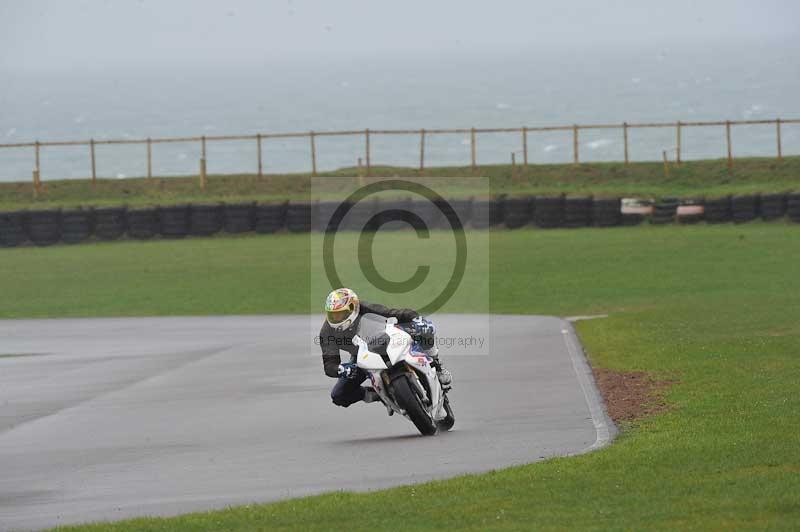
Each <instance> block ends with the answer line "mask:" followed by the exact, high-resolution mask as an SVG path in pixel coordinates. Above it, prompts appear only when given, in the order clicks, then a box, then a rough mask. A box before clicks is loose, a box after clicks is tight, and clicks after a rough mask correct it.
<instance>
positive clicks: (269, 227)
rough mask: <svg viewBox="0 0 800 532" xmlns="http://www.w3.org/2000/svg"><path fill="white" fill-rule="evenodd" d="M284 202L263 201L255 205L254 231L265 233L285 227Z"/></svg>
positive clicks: (285, 205)
mask: <svg viewBox="0 0 800 532" xmlns="http://www.w3.org/2000/svg"><path fill="white" fill-rule="evenodd" d="M286 207H287V204H286V203H265V204H263V205H257V206H256V212H255V216H256V220H255V229H256V233H261V234H266V233H274V232H276V231H280V230H281V229H283V228H284V227H286Z"/></svg>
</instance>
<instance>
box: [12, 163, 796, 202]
mask: <svg viewBox="0 0 800 532" xmlns="http://www.w3.org/2000/svg"><path fill="white" fill-rule="evenodd" d="M372 174H373V175H374V176H375V177H389V176H400V177H402V176H412V177H420V176H421V177H425V178H430V179H432V180H434V181H435V180H436V179H438V178H442V177H459V176H471V175H480V176H484V177H488V178H489V179H490V182H491V190H492V193H493V194H562V193H564V194H595V195H608V196H645V197H648V196H655V197H659V196H672V195H677V196H722V195H726V194H741V193H752V192H764V193H767V192H785V191H791V190H797V189H798V188H800V157H797V156H795V157H785V158H784V159H783V161H777V160H776V159H773V158H742V159H736V161H735V165H734V168H733V170H732V171H729V170H728V168H727V163H726V161H725V160H724V159H717V160H700V161H686V162H684V163H683V164H682V165H681V166H674V165H673V166H672V167H671V168H670V172H669V176H665V174H664V166H663V164H662V163H657V162H632V163H630V164H629V165H627V166H626V165H625V164H623V163H583V164H580V165H572V164H543V165H530V166H528V168H527V169H525V168H522V167H521V166H517V167H516V168H515V169H512V167H511V166H510V165H482V166H480V167H479V168H477V170H472V168H470V167H442V168H430V169H426V170H425V171H424V172H420V171H419V170H418V169H414V168H403V167H380V166H375V167H373V168H372ZM320 175H321V176H330V177H352V176H355V175H357V169H354V168H345V169H341V170H337V171H333V172H324V173H321V174H320ZM353 181H356V178H353ZM366 181H367V182H368V181H369V179H367V180H366ZM44 184H45V190H44V193H43V194H42V195H41V197H39V198H38V199H34V198H33V197H32V187H31V184H30V182H29V181H22V182H18V183H0V210H6V211H8V210H20V209H33V208H55V207H75V206H79V205H95V206H106V205H121V204H128V205H132V206H144V205H156V204H162V205H164V204H174V203H187V202H191V203H208V202H217V201H226V202H242V201H277V200H285V199H295V200H303V199H308V197H309V194H310V187H311V179H310V177H309V176H308V174H291V175H266V176H264V177H258V176H257V175H245V174H243V175H214V176H209V178H208V185H207V189H206V191H205V192H202V191H201V190H200V189H199V181H198V178H197V177H196V176H185V177H169V178H161V177H154V178H152V179H147V178H141V177H139V178H127V179H98V181H97V185H96V187H95V188H92V186H91V181H90V180H86V179H63V180H49V179H48V180H46V181H45V182H44ZM437 190H440V188H437ZM330 192H331V194H335V193H336V192H337V190H336V189H335V188H333V189H332V190H331V191H330ZM448 192H449V194H450V195H451V197H459V196H462V197H463V196H469V195H473V194H475V193H476V192H477V193H480V191H474V190H469V189H461V188H454V189H452V190H449V191H448Z"/></svg>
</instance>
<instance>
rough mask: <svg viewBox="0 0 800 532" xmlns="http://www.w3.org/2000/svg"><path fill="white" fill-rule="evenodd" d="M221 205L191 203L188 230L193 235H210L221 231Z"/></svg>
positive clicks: (222, 214) (222, 212)
mask: <svg viewBox="0 0 800 532" xmlns="http://www.w3.org/2000/svg"><path fill="white" fill-rule="evenodd" d="M223 219H224V211H223V209H222V205H192V206H191V208H190V209H189V232H190V233H191V234H192V235H193V236H211V235H213V234H216V233H219V232H220V231H222V224H223Z"/></svg>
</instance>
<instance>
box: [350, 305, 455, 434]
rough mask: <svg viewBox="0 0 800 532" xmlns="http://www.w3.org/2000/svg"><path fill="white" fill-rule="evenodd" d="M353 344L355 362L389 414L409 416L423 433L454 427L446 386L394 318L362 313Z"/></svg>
mask: <svg viewBox="0 0 800 532" xmlns="http://www.w3.org/2000/svg"><path fill="white" fill-rule="evenodd" d="M353 343H354V344H355V345H356V346H357V347H358V354H357V355H356V361H355V362H356V364H357V365H358V367H359V368H361V369H363V370H364V371H365V372H366V373H367V375H368V376H369V379H370V382H371V383H372V387H373V389H374V390H375V392H377V394H378V395H379V396H380V398H381V401H383V404H384V405H385V406H386V409H387V411H388V412H389V415H392V414H393V413H395V412H397V413H398V414H400V415H402V416H404V417H406V418H408V419H409V420H411V422H412V423H414V426H416V427H417V430H419V431H420V433H422V434H423V435H425V436H432V435H434V434H436V433H438V432H439V431H440V430H442V431H448V430H450V429H451V428H453V424H454V423H455V416H454V415H453V410H452V409H451V408H450V401H449V400H448V398H447V391H448V390H447V389H444V388H443V387H442V385H441V383H440V382H439V377H438V376H437V373H436V368H434V367H433V366H432V365H431V358H430V357H429V356H428V355H426V354H425V352H424V351H423V350H422V349H421V348H420V346H418V345H417V344H416V343H415V342H414V341H413V340H412V338H411V335H409V334H408V333H407V332H406V331H405V330H404V329H402V328H401V327H399V326H398V325H397V319H396V318H385V317H383V316H379V315H377V314H364V315H363V316H361V320H360V323H359V326H358V330H357V332H356V335H355V337H354V338H353Z"/></svg>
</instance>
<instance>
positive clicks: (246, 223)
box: [222, 202, 256, 235]
mask: <svg viewBox="0 0 800 532" xmlns="http://www.w3.org/2000/svg"><path fill="white" fill-rule="evenodd" d="M222 216H223V218H224V220H225V223H224V228H225V232H226V233H230V234H232V235H236V234H239V233H248V232H250V231H254V230H255V228H256V203H255V202H252V203H239V204H232V205H223V207H222Z"/></svg>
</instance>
